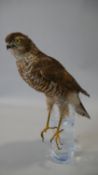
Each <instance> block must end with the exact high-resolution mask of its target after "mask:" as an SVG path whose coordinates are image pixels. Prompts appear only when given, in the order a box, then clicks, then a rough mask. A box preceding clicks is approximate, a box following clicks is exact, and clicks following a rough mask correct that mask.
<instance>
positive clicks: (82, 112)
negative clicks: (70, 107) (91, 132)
mask: <svg viewBox="0 0 98 175" xmlns="http://www.w3.org/2000/svg"><path fill="white" fill-rule="evenodd" d="M76 112H77V113H78V114H80V115H82V116H85V117H87V118H89V119H90V118H91V117H90V115H89V114H88V112H87V111H86V109H85V107H84V106H83V104H82V103H81V102H80V104H79V105H78V106H77V107H76Z"/></svg>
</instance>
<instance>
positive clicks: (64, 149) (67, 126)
mask: <svg viewBox="0 0 98 175" xmlns="http://www.w3.org/2000/svg"><path fill="white" fill-rule="evenodd" d="M70 111H71V112H70V115H69V116H68V117H66V118H65V119H63V121H62V125H61V128H60V129H63V131H62V132H61V133H60V142H61V144H60V148H61V149H58V148H57V145H56V143H55V140H54V141H53V143H52V149H51V154H50V155H51V159H52V160H53V161H55V162H56V163H60V164H68V163H72V162H73V158H74V153H75V150H76V144H75V134H74V124H75V115H74V110H73V108H71V110H70ZM51 122H52V123H51V124H52V126H56V125H57V123H58V119H57V118H53V120H52V121H51Z"/></svg>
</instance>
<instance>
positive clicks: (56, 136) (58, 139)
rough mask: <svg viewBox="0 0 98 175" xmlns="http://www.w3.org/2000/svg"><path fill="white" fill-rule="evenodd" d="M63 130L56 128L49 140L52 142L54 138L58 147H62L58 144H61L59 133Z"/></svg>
mask: <svg viewBox="0 0 98 175" xmlns="http://www.w3.org/2000/svg"><path fill="white" fill-rule="evenodd" d="M62 131H63V129H61V130H57V131H56V133H55V134H54V135H53V137H52V138H51V139H50V142H52V141H53V140H54V139H55V142H56V145H57V148H58V149H62V148H60V146H59V145H62V143H61V141H60V133H61V132H62Z"/></svg>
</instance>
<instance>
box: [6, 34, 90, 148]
mask: <svg viewBox="0 0 98 175" xmlns="http://www.w3.org/2000/svg"><path fill="white" fill-rule="evenodd" d="M5 42H6V44H7V45H6V47H7V49H10V50H11V53H12V54H13V55H14V57H15V58H16V65H17V68H18V71H19V74H20V76H21V77H22V79H23V80H24V81H26V83H28V84H29V85H30V86H31V87H32V88H34V89H35V90H37V91H40V92H42V93H44V94H45V96H46V102H47V109H48V119H47V122H46V126H45V128H44V129H43V130H42V132H41V137H42V140H43V141H44V133H45V132H46V131H47V130H48V129H55V132H54V134H53V136H52V138H51V139H50V142H52V141H53V140H55V142H56V145H57V148H58V149H60V144H61V142H60V134H61V132H63V130H62V129H61V124H62V120H63V119H64V118H65V117H66V116H68V115H69V104H71V105H72V106H73V107H74V109H75V111H76V113H78V114H80V115H81V116H85V117H87V118H90V116H89V114H88V113H87V111H86V109H85V107H84V106H83V104H82V102H81V100H80V98H79V93H83V94H84V95H86V96H89V94H88V93H87V92H86V91H85V90H84V89H83V88H82V87H81V86H80V85H79V84H78V83H77V81H76V80H75V79H74V78H73V76H72V75H71V74H69V73H68V72H67V70H66V69H65V68H64V66H63V65H62V64H61V63H60V62H59V61H57V60H56V59H54V58H52V57H50V56H48V55H47V54H45V53H43V52H42V51H41V50H40V49H39V48H38V47H37V46H36V45H35V43H34V42H33V41H32V40H31V39H30V38H29V37H28V36H27V35H25V34H23V33H20V32H16V33H11V34H9V35H8V36H7V37H6V39H5ZM54 105H57V107H58V109H59V121H58V125H57V126H55V127H51V126H50V125H49V121H50V117H51V112H52V109H53V106H54Z"/></svg>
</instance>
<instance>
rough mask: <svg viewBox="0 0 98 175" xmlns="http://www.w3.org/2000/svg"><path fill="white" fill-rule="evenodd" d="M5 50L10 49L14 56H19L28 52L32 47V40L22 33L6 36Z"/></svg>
mask: <svg viewBox="0 0 98 175" xmlns="http://www.w3.org/2000/svg"><path fill="white" fill-rule="evenodd" d="M5 42H6V44H7V45H6V47H7V49H11V50H12V51H13V53H14V55H15V54H16V55H21V54H24V53H26V52H29V51H30V50H31V48H32V46H33V43H32V40H31V39H30V38H29V37H28V36H27V35H24V34H23V33H20V32H16V33H11V34H9V35H7V37H6V38H5Z"/></svg>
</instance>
